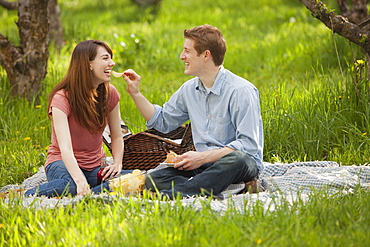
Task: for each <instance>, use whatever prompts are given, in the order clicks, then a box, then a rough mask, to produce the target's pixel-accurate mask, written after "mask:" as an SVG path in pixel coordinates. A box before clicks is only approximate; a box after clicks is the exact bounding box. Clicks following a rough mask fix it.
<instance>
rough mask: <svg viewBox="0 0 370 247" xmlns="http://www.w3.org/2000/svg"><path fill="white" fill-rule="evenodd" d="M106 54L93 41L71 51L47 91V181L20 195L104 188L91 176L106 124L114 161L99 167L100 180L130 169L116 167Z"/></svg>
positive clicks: (119, 152) (118, 141)
mask: <svg viewBox="0 0 370 247" xmlns="http://www.w3.org/2000/svg"><path fill="white" fill-rule="evenodd" d="M112 57H113V54H112V50H111V49H110V48H109V46H108V45H107V44H105V43H104V42H102V41H99V40H86V41H82V42H80V43H79V44H78V45H77V46H76V48H75V49H74V51H73V53H72V58H71V62H70V65H69V69H68V72H67V74H66V76H65V77H64V78H63V79H62V81H61V82H59V83H58V84H57V85H56V86H55V87H54V89H53V90H52V91H51V93H50V95H49V107H48V109H49V110H48V113H49V116H50V118H51V122H52V137H51V145H50V147H49V151H48V157H47V161H46V163H45V172H46V177H47V179H48V182H47V183H45V184H42V185H40V186H37V187H35V188H32V189H29V190H27V191H26V192H25V195H26V196H30V195H38V196H42V195H43V196H47V197H54V196H61V195H68V194H69V195H72V196H74V195H86V194H89V193H91V192H93V193H99V192H101V191H102V190H103V189H109V186H108V185H107V183H102V184H99V183H100V182H99V180H98V178H97V173H98V171H99V169H100V165H101V160H102V158H104V157H105V152H104V150H103V147H102V133H103V131H104V128H105V127H106V125H107V124H108V126H109V128H110V131H111V141H112V156H113V160H114V163H113V164H112V165H110V166H107V167H106V168H104V170H103V172H102V175H103V179H102V180H103V181H104V180H106V179H107V178H110V177H112V176H114V175H117V174H119V173H127V172H130V171H122V156H123V145H124V144H123V138H122V132H121V116H120V108H119V100H120V95H119V93H118V92H117V90H116V88H115V87H114V86H113V85H111V84H110V83H109V82H110V76H111V70H112V68H113V66H114V65H115V63H114V62H113V60H112Z"/></svg>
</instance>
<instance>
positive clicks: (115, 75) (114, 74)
mask: <svg viewBox="0 0 370 247" xmlns="http://www.w3.org/2000/svg"><path fill="white" fill-rule="evenodd" d="M112 75H113V76H114V77H122V75H123V73H118V72H116V71H113V70H112Z"/></svg>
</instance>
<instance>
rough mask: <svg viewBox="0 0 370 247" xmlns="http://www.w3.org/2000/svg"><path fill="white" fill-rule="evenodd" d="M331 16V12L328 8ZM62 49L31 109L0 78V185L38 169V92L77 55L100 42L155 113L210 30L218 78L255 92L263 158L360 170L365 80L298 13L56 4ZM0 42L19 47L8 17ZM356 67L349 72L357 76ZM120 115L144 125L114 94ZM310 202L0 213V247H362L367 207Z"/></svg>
mask: <svg viewBox="0 0 370 247" xmlns="http://www.w3.org/2000/svg"><path fill="white" fill-rule="evenodd" d="M325 2H326V3H327V4H328V5H329V7H331V8H336V1H334V0H330V1H325ZM59 4H60V7H61V10H62V22H63V27H64V32H65V40H66V45H65V47H64V48H63V49H62V50H61V51H60V52H57V51H55V50H54V48H53V47H51V48H50V59H49V64H48V74H47V76H46V78H45V80H44V82H43V86H44V89H45V90H44V91H43V93H42V97H41V99H40V104H39V105H35V104H34V103H32V102H31V103H29V102H26V101H25V100H22V99H18V98H14V97H11V96H9V92H10V88H9V81H8V79H7V76H6V73H5V71H4V70H3V69H2V68H0V111H1V114H0V187H2V186H5V185H7V184H14V183H21V182H22V181H23V180H24V179H25V178H26V177H28V176H30V175H32V174H33V173H35V172H36V171H37V170H38V168H39V167H40V166H41V165H42V164H43V163H44V161H45V156H46V149H47V146H48V145H49V143H50V130H51V129H50V122H49V120H48V118H47V114H46V111H47V109H46V107H47V106H46V105H47V94H48V92H49V91H50V90H51V88H52V87H53V86H54V85H55V84H56V83H57V82H58V81H59V80H60V79H61V78H62V77H63V76H64V74H65V72H66V70H67V66H68V64H69V59H70V54H71V52H72V49H73V48H74V46H75V44H77V43H78V42H79V41H81V40H85V39H92V38H94V39H100V40H103V41H105V42H107V43H108V44H109V45H110V46H111V47H112V49H113V50H114V61H115V62H116V66H115V70H117V71H122V70H124V69H127V68H133V69H134V70H135V71H137V72H138V73H139V74H140V75H141V76H142V82H141V90H142V92H143V94H145V95H146V96H147V97H148V99H149V100H150V101H152V102H153V103H156V104H162V103H163V102H165V101H166V100H167V99H168V98H169V97H170V96H171V94H172V93H173V92H174V91H175V90H176V89H177V88H178V87H179V86H180V85H181V84H182V83H183V82H184V81H185V80H187V79H190V77H188V76H186V75H184V74H183V62H182V61H181V60H180V59H179V55H180V52H181V50H182V46H183V36H182V34H183V30H184V29H186V28H191V27H193V26H195V25H200V24H204V23H208V24H212V25H214V26H217V27H219V28H220V29H221V31H222V32H223V34H224V36H225V38H226V40H227V45H228V51H227V54H226V59H225V67H226V68H228V69H230V70H231V71H233V72H235V73H236V74H238V75H240V76H243V77H245V78H246V79H248V80H250V81H251V82H252V83H254V84H255V85H256V86H257V88H258V89H259V91H260V94H261V108H262V117H263V121H264V131H265V149H264V160H265V161H268V162H276V161H280V162H292V161H309V160H333V161H336V162H338V163H341V164H343V165H352V164H355V165H360V164H365V163H368V162H369V157H370V149H369V135H370V129H369V128H370V127H369V126H370V124H369V121H370V120H369V113H370V106H369V82H368V80H367V78H366V69H365V68H366V64H365V66H363V65H362V64H361V63H358V64H353V61H354V60H356V59H362V58H363V55H362V54H361V51H360V49H358V48H356V47H355V46H354V45H351V44H349V43H348V42H347V41H346V40H344V39H343V38H341V37H339V36H337V35H333V34H332V33H331V32H330V30H329V29H327V28H326V27H325V26H324V25H323V24H322V23H321V22H320V21H318V20H316V19H315V18H313V17H312V16H311V14H310V13H309V11H308V10H307V9H306V8H305V7H304V6H303V5H302V4H301V3H300V2H299V1H283V0H269V1H267V0H260V1H239V0H228V1H221V0H204V1H195V0H189V1H180V0H163V1H162V5H161V8H160V9H159V10H158V12H155V11H154V10H151V9H146V10H145V9H141V8H138V7H136V6H135V5H133V4H132V3H131V1H129V0H122V1H118V0H109V1H98V0H91V1H87V2H83V1H72V0H61V1H59ZM0 18H1V22H0V33H2V34H4V35H6V36H8V37H9V39H10V40H12V41H13V42H15V43H17V42H18V32H17V30H16V25H15V23H14V21H15V20H16V18H17V14H16V12H14V11H11V12H8V11H6V10H4V9H0ZM355 69H356V71H357V73H355V72H354V70H355ZM112 84H114V85H115V86H116V87H117V88H118V90H119V92H120V93H121V103H120V104H121V115H122V118H123V120H124V121H125V122H126V123H128V124H129V127H130V129H131V131H132V132H134V133H136V132H139V131H142V130H143V129H145V121H144V119H143V118H142V117H141V116H140V114H139V112H138V111H137V109H136V107H135V105H134V104H133V102H132V100H131V99H130V97H129V96H128V95H127V93H126V91H125V82H124V81H123V80H122V79H121V80H120V79H117V78H113V79H112ZM368 195H369V194H368V192H367V191H356V193H355V194H352V195H347V196H338V197H332V196H327V195H326V194H325V193H320V192H318V193H316V194H315V195H314V196H313V197H312V199H311V200H310V201H309V202H308V203H307V204H305V205H303V203H297V205H293V207H292V208H290V207H288V206H287V205H285V206H284V205H283V206H282V207H281V208H279V209H278V210H277V211H275V212H272V213H266V212H263V210H262V207H260V206H256V207H255V208H254V209H253V210H252V211H251V212H250V213H249V214H242V215H240V214H238V213H237V212H235V210H232V209H231V210H230V211H229V212H228V213H226V214H225V215H220V214H218V213H215V212H213V211H212V210H210V208H209V207H207V205H206V206H205V208H204V209H202V210H200V211H194V210H192V209H189V208H185V207H182V206H181V205H180V204H179V203H178V205H177V206H178V208H175V209H173V208H172V207H169V206H166V205H161V206H158V205H156V204H154V205H144V207H142V206H141V204H137V203H134V202H130V203H118V202H117V203H113V204H111V205H107V204H103V203H100V202H95V201H92V200H88V199H86V201H84V202H80V203H78V204H77V205H73V206H67V207H65V208H64V207H63V208H59V209H53V210H47V211H44V210H42V211H38V210H34V209H32V208H30V209H24V208H23V207H22V206H21V205H19V204H17V203H15V204H14V205H8V204H4V203H3V202H0V208H1V210H0V215H1V217H0V246H3V245H4V246H44V245H46V244H47V245H50V246H102V245H104V246H117V245H120V244H122V242H126V243H129V245H130V246H189V245H192V246H237V245H239V246H258V245H261V246H317V245H319V244H320V245H323V246H367V245H368V244H369V239H368V237H367V235H366V234H367V233H368V232H369V226H368V221H369V212H370V210H369V206H368V205H370V204H369V196H368Z"/></svg>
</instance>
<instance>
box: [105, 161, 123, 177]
mask: <svg viewBox="0 0 370 247" xmlns="http://www.w3.org/2000/svg"><path fill="white" fill-rule="evenodd" d="M121 171H122V163H118V164H112V165H108V166H106V167H105V168H104V170H103V171H102V173H101V174H102V176H103V179H102V180H103V181H105V180H107V179H109V178H112V177H114V176H116V175H118V174H120V173H121Z"/></svg>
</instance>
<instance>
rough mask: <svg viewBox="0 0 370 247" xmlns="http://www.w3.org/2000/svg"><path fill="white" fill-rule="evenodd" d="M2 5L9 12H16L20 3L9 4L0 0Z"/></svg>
mask: <svg viewBox="0 0 370 247" xmlns="http://www.w3.org/2000/svg"><path fill="white" fill-rule="evenodd" d="M0 5H1V6H3V7H4V8H6V9H8V10H14V9H17V8H18V2H8V1H5V0H0Z"/></svg>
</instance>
